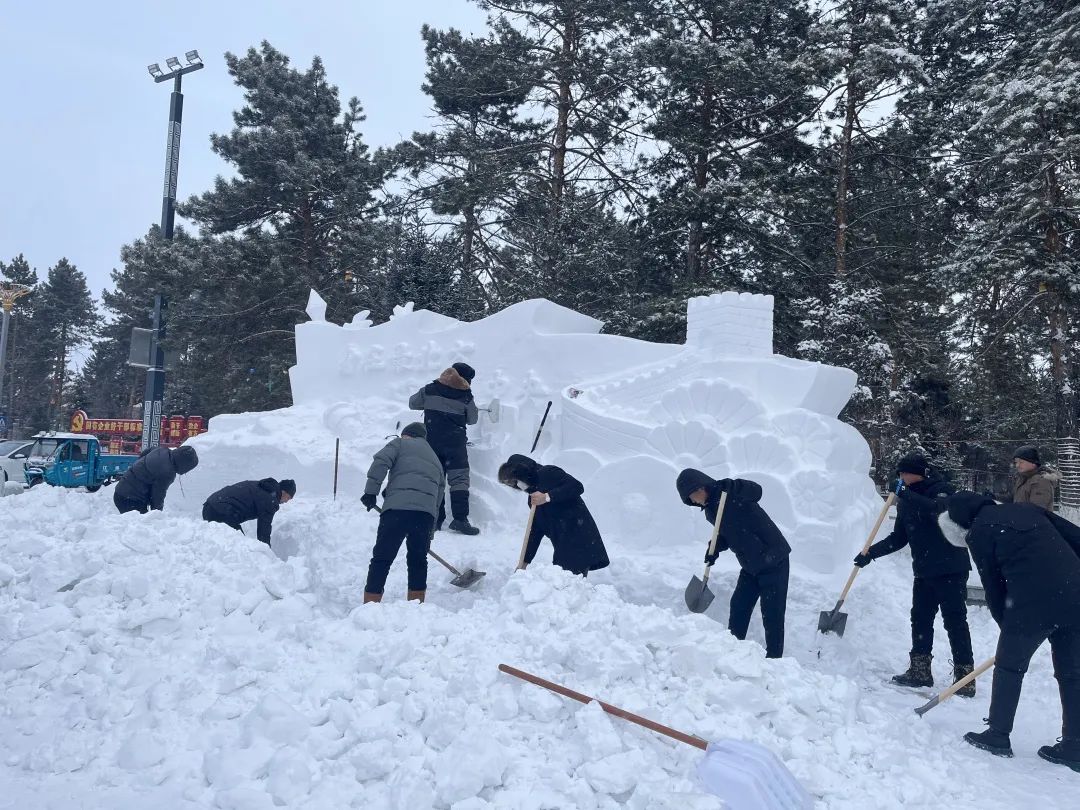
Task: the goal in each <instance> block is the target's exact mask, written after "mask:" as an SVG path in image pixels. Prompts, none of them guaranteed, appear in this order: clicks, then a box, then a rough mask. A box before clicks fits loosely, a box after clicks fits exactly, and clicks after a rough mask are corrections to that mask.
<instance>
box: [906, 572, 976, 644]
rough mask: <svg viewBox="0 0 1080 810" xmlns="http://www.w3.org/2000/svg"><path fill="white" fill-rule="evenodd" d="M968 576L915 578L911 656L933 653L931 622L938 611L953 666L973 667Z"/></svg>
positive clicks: (912, 590) (913, 586) (912, 605)
mask: <svg viewBox="0 0 1080 810" xmlns="http://www.w3.org/2000/svg"><path fill="white" fill-rule="evenodd" d="M967 578H968V575H967V573H966V572H965V573H963V574H947V575H945V576H943V577H915V581H914V582H913V583H912V586H911V654H912V655H930V654H931V653H933V651H934V620H935V619H936V618H937V613H938V608H939V607H940V608H941V621H942V622H944V624H945V632H946V633H948V634H949V646H950V647H951V648H952V658H953V664H974V663H975V657H974V655H973V654H972V652H971V631H970V630H968V622H967Z"/></svg>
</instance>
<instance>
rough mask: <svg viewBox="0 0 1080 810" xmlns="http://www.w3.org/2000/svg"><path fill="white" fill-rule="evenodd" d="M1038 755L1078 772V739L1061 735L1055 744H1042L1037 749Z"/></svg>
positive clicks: (1079, 748) (1079, 770) (1079, 761)
mask: <svg viewBox="0 0 1080 810" xmlns="http://www.w3.org/2000/svg"><path fill="white" fill-rule="evenodd" d="M1039 756H1040V757H1042V758H1043V759H1045V760H1046V761H1047V762H1053V763H1054V764H1055V765H1064V766H1065V767H1066V768H1072V769H1073V770H1074V771H1076V772H1077V773H1080V740H1069V739H1065V738H1064V737H1062V738H1061V739H1060V740H1058V742H1057V745H1044V746H1043V747H1042V748H1040V749H1039Z"/></svg>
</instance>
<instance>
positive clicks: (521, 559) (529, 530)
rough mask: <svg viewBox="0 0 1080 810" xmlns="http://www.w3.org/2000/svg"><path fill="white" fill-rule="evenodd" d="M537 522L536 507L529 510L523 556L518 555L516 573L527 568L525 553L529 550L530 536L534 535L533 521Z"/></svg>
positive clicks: (522, 547)
mask: <svg viewBox="0 0 1080 810" xmlns="http://www.w3.org/2000/svg"><path fill="white" fill-rule="evenodd" d="M534 520H536V507H535V506H534V507H533V508H532V509H530V510H529V522H528V523H527V524H525V539H524V540H522V541H521V554H520V555H518V564H517V568H515V569H514V570H515V571H520V570H521V569H522V568H524V567H525V552H526V551H527V550H528V548H529V535H531V534H532V527H533V521H534Z"/></svg>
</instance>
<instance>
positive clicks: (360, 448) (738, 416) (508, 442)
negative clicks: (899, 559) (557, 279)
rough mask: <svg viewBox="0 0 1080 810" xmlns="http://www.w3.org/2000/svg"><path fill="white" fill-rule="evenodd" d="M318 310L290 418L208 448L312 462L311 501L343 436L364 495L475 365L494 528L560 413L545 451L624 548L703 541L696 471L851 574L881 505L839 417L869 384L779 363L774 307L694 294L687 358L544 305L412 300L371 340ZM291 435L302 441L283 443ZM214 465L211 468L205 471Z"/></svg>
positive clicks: (821, 564)
mask: <svg viewBox="0 0 1080 810" xmlns="http://www.w3.org/2000/svg"><path fill="white" fill-rule="evenodd" d="M319 314H321V313H318V312H315V313H313V316H314V317H313V320H312V321H311V322H309V323H304V324H301V325H299V326H298V327H297V328H296V354H297V363H296V365H295V366H294V367H293V368H292V369H290V372H289V373H290V380H291V384H292V392H293V401H294V403H295V404H294V406H293V407H292V408H289V409H285V410H284V411H280V412H276V413H275V414H263V415H245V416H232V417H219V418H216V419H213V420H211V423H210V433H209V434H208V435H207V436H206V437H205V438H203V439H200V441H204V442H206V443H208V444H213V443H214V442H215V434H216V435H217V440H219V441H220V440H222V439H225V436H223V435H222V434H223V432H225V431H232V432H233V433H234V434H237V433H238V432H242V433H243V437H242V438H234V440H233V441H231V442H228V441H227V442H226V443H227V444H229V443H231V444H232V445H234V446H238V445H243V446H246V447H251V446H252V445H253V444H257V443H259V442H260V441H266V442H267V444H273V451H272V452H273V453H276V454H281V455H284V456H289V455H291V456H293V461H292V464H293V465H294V467H295V466H296V465H297V464H299V465H301V466H304V465H306V469H305V471H304V472H299V473H297V474H296V477H297V478H298V479H299V483H300V486H301V488H302V489H303V488H305V487H310V488H312V489H316V490H319V491H326V490H327V489H328V485H329V473H328V471H327V460H328V454H329V452H330V450H331V449H332V446H333V438H332V437H334V436H340V437H341V438H342V441H343V447H345V448H346V449H347V452H345V453H344V454H343V459H344V460H345V461H344V464H345V466H346V468H347V473H345V474H343V478H342V484H343V486H347V488H348V489H349V491H350V492H354V494H355V491H358V490H359V487H360V486H361V485H362V484H361V481H362V475H363V469H364V468H366V465H367V463H368V462H369V460H370V457H371V453H372V452H373V451H374V450H375V449H377V447H378V446H381V444H382V442H383V441H384V440H385V437H386V436H387V435H390V434H392V433H394V432H395V429H396V427H397V425H398V424H399V423H405V422H408V421H412V420H414V419H417V418H419V416H420V415H419V414H418V413H416V412H411V411H409V410H408V408H407V404H406V403H407V401H408V398H409V395H410V394H412V393H413V392H414V391H416V390H417V389H418V388H419V387H420V386H421V385H423V384H425V383H426V382H428V381H430V380H431V379H433V378H434V377H436V376H437V375H438V374H439V372H440V371H441V370H442V369H444V368H445V367H447V366H448V365H450V364H451V363H453V362H456V361H459V360H463V361H466V362H468V363H469V364H470V365H472V366H474V367H475V368H476V370H477V375H476V379H475V381H474V384H473V387H474V392H475V394H476V398H477V401H478V403H479V404H480V406H481V407H483V406H485V405H486V404H487V403H488V402H489V401H490V400H491V399H493V398H498V399H499V400H500V402H501V405H502V408H501V417H500V419H499V421H498V423H493V422H491V421H490V419H489V418H488V417H487V416H486V415H482V417H481V421H480V424H479V425H477V426H476V427H475V428H472V429H471V431H470V438H471V441H472V443H473V446H472V447H471V448H470V458H471V463H472V469H473V492H474V497H473V511H474V514H475V516H476V518H477V520H478V522H479V523H481V524H483V523H484V522H485V520H489V519H491V518H493V517H494V516H495V514H496V513H500V512H504V511H511V512H513V510H520V508H521V504H520V503H519V501H520V498H518V497H516V496H514V494H513V493H512V492H510V491H509V490H506V488H504V487H501V486H499V485H497V484H496V483H495V480H494V479H495V471H496V470H497V468H498V465H499V464H500V463H501V462H502V461H503V460H505V458H506V457H507V456H508V455H509V454H510V453H514V452H523V453H528V452H529V447H530V445H531V443H532V439H533V436H534V434H535V431H536V429H537V425H538V423H539V421H540V417H541V415H542V413H543V411H544V407H545V405H546V403H547V402H548V401H549V400H550V401H552V403H553V405H552V410H551V415H550V417H549V418H548V422H547V425H546V427H545V429H544V434H543V436H542V438H541V441H540V445H539V448H538V449H537V452H536V454H535V455H536V456H538V457H539V458H540V460H542V461H544V462H547V463H554V464H559V465H561V466H564V467H566V469H567V470H569V471H570V472H571V473H572V474H574V475H576V476H577V477H579V478H581V479H582V480H583V481H584V483H585V487H586V500H587V501H588V503H589V505H590V508H591V509H592V510H593V512H594V514H595V515H596V517H597V521H598V523H599V524H600V528H601V530H602V531H603V532H604V534H605V536H606V537H608V538H609V539H610V542H611V545H612V546H613V547H614V548H617V549H618V548H622V549H627V548H629V547H633V546H635V545H637V546H645V545H648V546H657V547H662V546H667V545H677V544H682V543H693V544H695V545H702V546H703V545H704V542H705V540H706V539H707V536H708V527H707V526H705V525H704V521H702V520H701V519H700V516H699V515H698V513H697V512H696V510H690V509H687V508H686V507H685V506H683V505H682V504H680V503H679V501H678V498H677V495H676V492H675V477H676V475H677V474H678V471H679V470H680V469H681V468H682V467H685V466H696V467H699V468H701V469H703V470H705V471H706V472H707V473H709V474H710V475H713V476H715V477H724V476H742V477H746V478H751V479H753V480H755V481H757V482H758V483H760V484H761V485H762V487H763V489H764V492H765V496H764V506H765V508H766V509H767V510H768V511H769V512H770V514H771V515H772V516H773V518H774V520H776V521H777V523H778V524H780V526H781V528H782V529H783V530H784V532H785V534H786V535H787V536H788V538H789V539H790V541H791V543H792V546H793V548H794V557H793V561H794V562H795V563H796V564H800V565H802V566H804V567H806V568H810V569H813V570H817V571H821V572H831V571H833V570H834V569H835V568H836V567H837V566H838V565H841V564H846V562H847V560H848V559H849V557H850V554H851V550H852V549H853V548H856V547H857V546H858V545H859V543H860V542H861V539H862V537H861V535H862V534H863V532H865V530H866V528H867V526H868V523H869V521H870V520H871V519H872V518H873V516H874V515H876V513H877V511H878V510H879V509H880V506H881V501H880V499H879V498H878V497H877V495H876V494H875V491H874V487H873V484H872V482H871V480H870V478H869V476H868V471H869V465H870V452H869V448H868V447H867V444H866V442H865V441H864V440H863V439H862V437H861V436H860V435H859V434H858V432H856V431H855V430H854V429H853V428H852V427H850V426H849V425H846V424H844V423H842V422H840V421H839V420H838V419H837V414H838V413H839V412H840V410H841V408H843V406H844V404H845V403H846V402H847V400H848V397H849V396H850V395H851V392H852V390H853V388H854V386H855V383H856V375H855V374H854V373H853V372H851V371H849V370H847V369H842V368H834V367H830V366H824V365H821V364H819V363H810V362H805V361H801V360H793V359H790V358H787V357H782V356H779V355H776V354H773V351H772V317H773V301H772V297H771V296H762V295H750V294H738V293H734V292H725V293H722V294H717V295H712V296H708V297H701V298H694V299H691V300H690V301H689V304H688V325H687V342H686V344H685V345H683V346H679V345H674V344H658V343H649V342H645V341H640V340H632V339H630V338H624V337H618V336H613V335H603V334H600V329H601V327H602V326H603V324H602V323H600V322H599V321H597V320H595V319H593V318H589V317H586V316H584V315H581V314H579V313H576V312H573V311H571V310H569V309H566V308H565V307H561V306H558V305H556V304H553V303H551V302H549V301H546V300H532V301H525V302H522V303H520V304H516V305H514V306H511V307H508V308H507V309H505V310H503V311H501V312H498V313H495V314H494V315H491V316H489V317H487V318H484V319H482V320H479V321H475V322H471V323H466V322H461V321H458V320H455V319H453V318H448V317H446V316H443V315H439V314H436V313H434V312H430V311H427V310H419V311H414V310H413V308H412V306H411V305H406V306H403V307H398V308H397V309H396V310H395V315H394V317H393V318H392V319H391V320H390V321H388V322H386V323H383V324H379V325H377V326H372V327H370V328H357V327H358V326H359V325H360V324H359V323H353V324H349V325H347V326H344V327H342V326H337V325H335V324H332V323H329V322H327V321H325V320H323V319H322V318H320V317H318V315H319ZM365 314H366V313H365ZM357 320H358V321H360V323H363V321H364V320H365V318H364V317H360V318H358V319H357ZM274 425H279V426H281V427H277V428H275V427H274ZM285 425H291V427H290V428H286V429H287V430H288V431H289V434H290V435H289V437H281V436H277V437H276V438H277V439H278V441H276V442H273V443H271V442H270V438H271V435H270V434H273V433H275V431H280V430H282V429H283V428H284V426H285ZM252 434H254V436H253V435H252ZM258 437H264V438H261V439H260V438H258ZM283 463H284V462H283ZM202 469H203V468H202V467H200V470H202ZM212 469H213V462H211V465H210V466H209V467H208V469H207V470H205V471H204V473H211V472H212ZM266 474H272V471H267V473H266ZM307 479H310V480H307ZM207 488H208V489H209V483H208V484H207ZM687 553H688V554H689V552H687ZM691 556H692V555H691Z"/></svg>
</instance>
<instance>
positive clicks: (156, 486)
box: [113, 445, 199, 514]
mask: <svg viewBox="0 0 1080 810" xmlns="http://www.w3.org/2000/svg"><path fill="white" fill-rule="evenodd" d="M198 465H199V456H198V454H197V453H196V452H195V448H194V447H189V446H188V445H184V446H183V447H174V448H172V449H169V448H168V447H154V448H152V449H150V450H146V451H144V452H143V454H142V455H141V456H139V460H138V461H136V462H135V463H134V464H133V465H131V467H130V468H129V469H128V471H127V472H126V473H124V476H123V478H121V479H120V482H119V483H118V484H117V485H116V489H115V490H113V503H114V504H115V505H116V508H117V509H118V510H120V514H124V513H125V512H140V513H142V514H146V513H147V512H148V511H150V510H155V511H160V510H162V509H163V508H164V507H165V493H166V492H168V491H169V487H170V486H172V482H173V481H175V480H176V476H178V475H185V474H187V473H189V472H191V471H192V470H194V469H195V468H196V467H197V466H198Z"/></svg>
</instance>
